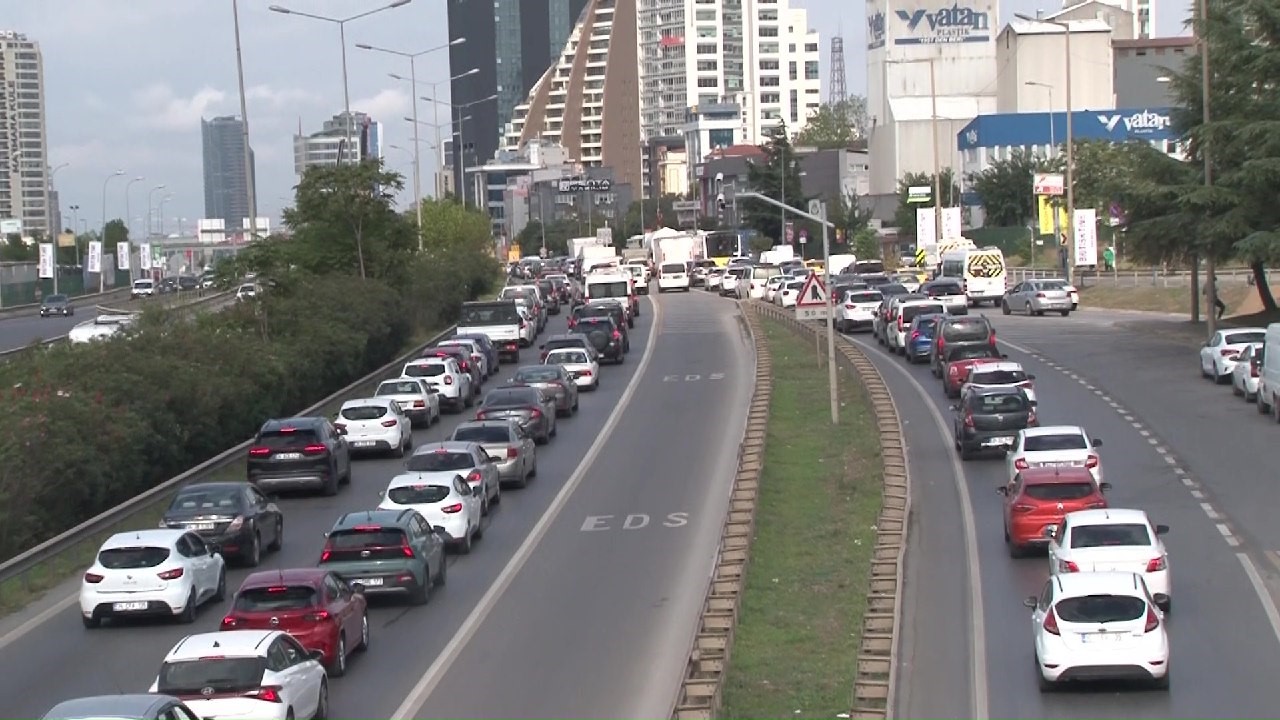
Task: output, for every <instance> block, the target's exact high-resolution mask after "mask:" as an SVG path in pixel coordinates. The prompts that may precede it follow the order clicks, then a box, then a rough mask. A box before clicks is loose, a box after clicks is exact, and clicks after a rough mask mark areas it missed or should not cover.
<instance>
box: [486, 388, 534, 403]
mask: <svg viewBox="0 0 1280 720" xmlns="http://www.w3.org/2000/svg"><path fill="white" fill-rule="evenodd" d="M536 392H537V391H533V392H525V391H522V390H494V391H492V392H490V393H489V394H488V395H486V396H485V398H484V403H483V404H484V405H485V406H486V407H493V406H494V405H536V404H537V402H538V398H537V397H536V395H535V394H534V393H536Z"/></svg>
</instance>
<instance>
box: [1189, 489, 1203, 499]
mask: <svg viewBox="0 0 1280 720" xmlns="http://www.w3.org/2000/svg"><path fill="white" fill-rule="evenodd" d="M1191 497H1193V498H1195V499H1197V500H1203V499H1204V493H1202V492H1200V491H1199V490H1192V491H1191Z"/></svg>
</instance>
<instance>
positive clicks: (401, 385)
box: [374, 380, 422, 395]
mask: <svg viewBox="0 0 1280 720" xmlns="http://www.w3.org/2000/svg"><path fill="white" fill-rule="evenodd" d="M374 394H375V395H421V394H422V386H420V385H418V383H416V382H414V381H412V380H389V381H387V382H384V383H382V384H381V385H379V386H378V392H376V393H374Z"/></svg>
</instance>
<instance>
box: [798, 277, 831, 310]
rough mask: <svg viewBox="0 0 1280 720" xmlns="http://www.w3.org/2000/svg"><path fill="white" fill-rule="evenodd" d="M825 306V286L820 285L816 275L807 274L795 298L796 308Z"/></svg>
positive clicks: (820, 282)
mask: <svg viewBox="0 0 1280 720" xmlns="http://www.w3.org/2000/svg"><path fill="white" fill-rule="evenodd" d="M826 304H827V286H826V285H823V284H822V279H821V278H819V277H818V274H817V273H809V277H808V278H806V279H805V281H804V287H803V288H801V289H800V295H799V296H797V297H796V307H826Z"/></svg>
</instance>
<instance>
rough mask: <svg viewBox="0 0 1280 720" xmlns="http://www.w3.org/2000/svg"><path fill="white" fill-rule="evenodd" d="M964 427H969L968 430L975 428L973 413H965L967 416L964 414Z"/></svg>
mask: <svg viewBox="0 0 1280 720" xmlns="http://www.w3.org/2000/svg"><path fill="white" fill-rule="evenodd" d="M964 426H965V427H967V428H971V427H973V413H972V412H965V414H964Z"/></svg>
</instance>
